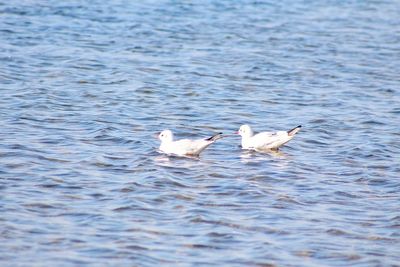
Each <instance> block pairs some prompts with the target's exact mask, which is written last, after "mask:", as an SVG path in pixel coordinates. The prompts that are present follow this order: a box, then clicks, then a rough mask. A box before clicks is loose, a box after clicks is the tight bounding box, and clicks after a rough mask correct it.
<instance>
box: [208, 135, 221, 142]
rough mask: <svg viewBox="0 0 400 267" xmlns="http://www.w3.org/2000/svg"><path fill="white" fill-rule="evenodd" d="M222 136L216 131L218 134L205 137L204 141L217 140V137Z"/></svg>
mask: <svg viewBox="0 0 400 267" xmlns="http://www.w3.org/2000/svg"><path fill="white" fill-rule="evenodd" d="M222 137H223V136H222V133H218V134H216V135H213V136H211V137H210V138H207V139H206V141H212V142H214V141H216V140H218V139H221V138H222Z"/></svg>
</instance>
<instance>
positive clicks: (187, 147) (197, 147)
mask: <svg viewBox="0 0 400 267" xmlns="http://www.w3.org/2000/svg"><path fill="white" fill-rule="evenodd" d="M158 138H159V139H160V141H161V144H160V148H159V149H160V150H161V151H162V152H164V153H167V154H175V155H179V156H198V155H199V154H200V153H201V152H202V151H203V150H204V149H206V148H207V147H208V146H209V145H211V144H212V143H214V142H215V141H216V140H218V139H220V138H222V133H218V134H216V135H214V136H212V137H210V138H206V139H196V140H190V139H181V140H177V141H174V135H173V133H172V132H171V131H170V130H164V131H162V132H161V133H160V134H159V135H158Z"/></svg>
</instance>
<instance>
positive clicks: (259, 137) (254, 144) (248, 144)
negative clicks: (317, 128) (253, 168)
mask: <svg viewBox="0 0 400 267" xmlns="http://www.w3.org/2000/svg"><path fill="white" fill-rule="evenodd" d="M300 128H301V125H299V126H297V127H295V128H293V129H291V130H289V131H278V132H261V133H258V134H254V132H253V130H252V129H251V127H250V126H249V125H247V124H245V125H242V126H240V128H239V131H238V134H240V135H241V136H242V148H243V149H253V150H277V149H279V147H280V146H282V145H284V144H286V143H287V142H289V141H290V140H292V138H293V137H294V135H295V134H296V133H297V132H298V131H300Z"/></svg>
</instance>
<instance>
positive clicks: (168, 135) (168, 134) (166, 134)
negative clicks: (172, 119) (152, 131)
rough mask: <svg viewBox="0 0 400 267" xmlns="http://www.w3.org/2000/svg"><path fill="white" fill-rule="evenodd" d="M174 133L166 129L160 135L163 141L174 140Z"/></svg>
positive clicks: (159, 137)
mask: <svg viewBox="0 0 400 267" xmlns="http://www.w3.org/2000/svg"><path fill="white" fill-rule="evenodd" d="M173 138H174V135H173V134H172V132H171V131H170V130H164V131H162V132H161V133H160V134H159V135H158V139H160V141H161V142H172V140H173Z"/></svg>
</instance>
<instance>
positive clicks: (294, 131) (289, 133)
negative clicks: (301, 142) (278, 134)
mask: <svg viewBox="0 0 400 267" xmlns="http://www.w3.org/2000/svg"><path fill="white" fill-rule="evenodd" d="M300 128H301V125H299V126H296V127H294V128H293V129H291V130H289V131H287V133H288V135H289V136H293V135H295V134H297V132H298V131H300Z"/></svg>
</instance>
